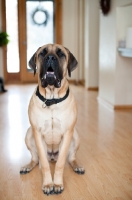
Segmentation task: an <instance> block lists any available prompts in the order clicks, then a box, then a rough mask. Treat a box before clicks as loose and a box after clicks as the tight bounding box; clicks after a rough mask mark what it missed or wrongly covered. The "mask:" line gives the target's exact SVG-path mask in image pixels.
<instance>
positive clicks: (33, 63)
mask: <svg viewBox="0 0 132 200" xmlns="http://www.w3.org/2000/svg"><path fill="white" fill-rule="evenodd" d="M40 48H41V47H39V48H38V50H39V49H40ZM38 50H37V51H38ZM37 51H36V52H35V53H34V54H33V56H32V57H31V58H30V60H29V62H28V65H29V67H30V68H31V69H33V71H34V76H35V74H36V56H37Z"/></svg>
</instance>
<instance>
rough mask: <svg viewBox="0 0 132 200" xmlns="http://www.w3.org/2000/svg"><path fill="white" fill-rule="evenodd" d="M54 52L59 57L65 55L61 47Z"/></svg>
mask: <svg viewBox="0 0 132 200" xmlns="http://www.w3.org/2000/svg"><path fill="white" fill-rule="evenodd" d="M56 54H57V55H58V56H59V57H60V58H62V57H65V54H64V53H63V52H62V51H61V49H58V50H57V52H56Z"/></svg>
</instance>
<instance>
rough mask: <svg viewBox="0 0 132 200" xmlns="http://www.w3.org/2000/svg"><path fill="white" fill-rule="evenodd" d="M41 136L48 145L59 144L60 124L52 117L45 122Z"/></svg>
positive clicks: (60, 135) (61, 132)
mask: <svg viewBox="0 0 132 200" xmlns="http://www.w3.org/2000/svg"><path fill="white" fill-rule="evenodd" d="M42 135H43V136H44V138H45V142H46V143H47V144H48V145H51V144H59V143H60V141H61V137H62V135H63V129H62V122H61V121H60V120H59V119H57V118H53V117H52V118H50V119H47V120H45V121H44V127H42Z"/></svg>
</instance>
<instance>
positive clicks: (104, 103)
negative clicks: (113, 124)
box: [97, 97, 132, 110]
mask: <svg viewBox="0 0 132 200" xmlns="http://www.w3.org/2000/svg"><path fill="white" fill-rule="evenodd" d="M97 100H98V102H99V103H100V104H102V105H103V106H105V107H107V108H109V109H112V110H131V109H132V105H112V104H111V103H109V102H107V101H106V100H104V99H102V98H100V97H97Z"/></svg>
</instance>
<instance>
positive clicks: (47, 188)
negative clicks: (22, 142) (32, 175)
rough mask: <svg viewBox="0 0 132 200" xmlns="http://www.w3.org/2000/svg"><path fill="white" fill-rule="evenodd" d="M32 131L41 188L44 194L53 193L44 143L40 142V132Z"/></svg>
mask: <svg viewBox="0 0 132 200" xmlns="http://www.w3.org/2000/svg"><path fill="white" fill-rule="evenodd" d="M33 133H34V138H35V142H36V147H37V151H38V156H39V161H40V164H41V170H42V176H43V185H42V190H43V192H44V194H47V195H49V194H52V193H53V181H52V177H51V171H50V166H49V162H48V160H47V154H46V152H45V148H44V144H43V142H42V135H41V132H39V131H37V130H33Z"/></svg>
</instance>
